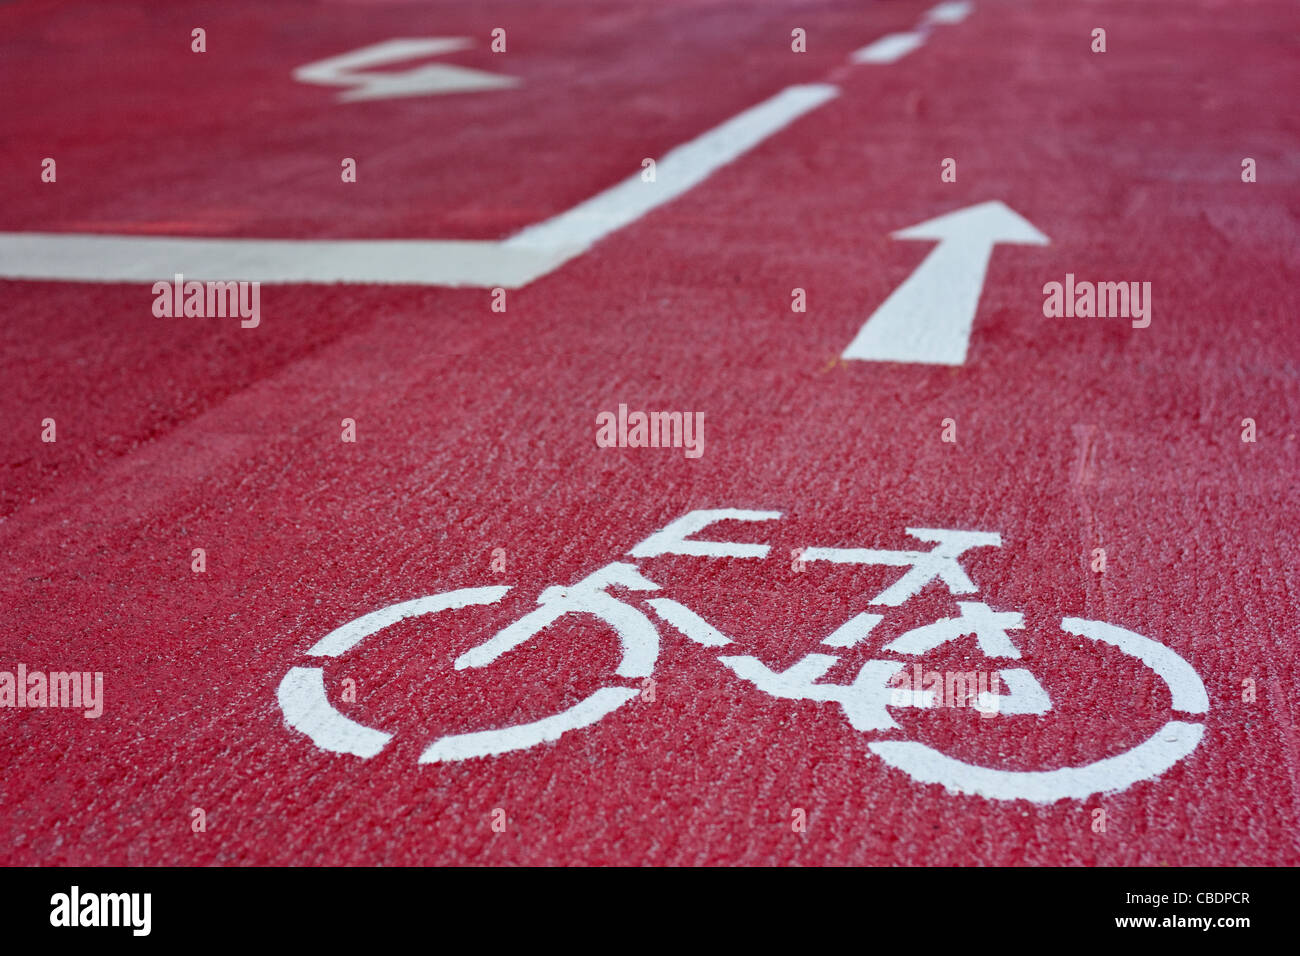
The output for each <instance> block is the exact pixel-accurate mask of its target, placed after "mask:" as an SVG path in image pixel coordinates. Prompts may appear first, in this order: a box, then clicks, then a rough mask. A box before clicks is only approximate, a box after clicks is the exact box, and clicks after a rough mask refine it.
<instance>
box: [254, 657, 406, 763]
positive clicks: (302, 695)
mask: <svg viewBox="0 0 1300 956" xmlns="http://www.w3.org/2000/svg"><path fill="white" fill-rule="evenodd" d="M276 696H277V697H278V698H279V700H280V710H281V711H283V712H284V719H285V721H286V722H288V724H289V726H290V727H292V728H293V729H294V730H297V731H300V732H301V733H304V734H306V735H307V736H308V737H310V738H311V741H312V743H314V744H315V745H316V746H317V747H319V748H321V750H329V751H331V752H333V753H339V754H353V755H355V756H357V757H373V756H375V754H377V753H379V751H381V750H383V749H384V745H385V744H387V743H388V741H389V740H391V739H392V737H393V735H392V734H386V733H384V732H383V731H381V730H375V729H374V728H373V727H367V726H366V725H365V724H359V723H357V722H356V721H355V720H351V719H349V718H347V717H344V716H343V715H342V714H340V713H339V712H338V711H337V710H335V709H334V705H332V704H331V703H330V702H329V697H327V696H326V694H325V676H324V674H323V673H322V672H321V669H320V668H319V667H294V668H291V669H290V670H289V673H287V674H285V675H284V680H282V681H280V688H279V690H278V691H277V692H276Z"/></svg>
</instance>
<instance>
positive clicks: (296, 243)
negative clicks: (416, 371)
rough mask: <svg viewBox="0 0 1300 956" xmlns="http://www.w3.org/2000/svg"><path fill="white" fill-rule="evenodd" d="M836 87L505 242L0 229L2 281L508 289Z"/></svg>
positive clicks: (669, 195)
mask: <svg viewBox="0 0 1300 956" xmlns="http://www.w3.org/2000/svg"><path fill="white" fill-rule="evenodd" d="M837 95H839V88H838V87H835V86H832V85H830V84H825V83H819V84H813V85H808V86H791V87H787V88H786V89H784V90H782V91H781V92H780V93H777V94H776V95H775V96H773V97H771V98H769V99H767V100H764V101H763V102H762V103H759V104H758V105H757V106H753V107H750V108H749V109H747V110H745V111H744V112H742V113H740V114H738V115H736V116H733V117H732V118H731V119H729V120H727V121H726V122H724V123H722V124H721V125H719V126H716V127H714V128H713V129H711V130H709V131H708V132H706V133H703V134H701V135H700V136H698V137H696V138H695V139H693V140H691V141H690V142H689V143H686V144H684V145H682V146H678V147H676V148H675V149H673V150H671V151H670V152H669V153H667V154H666V155H665V156H664V158H663V159H662V160H661V161H660V162H659V163H658V164H657V169H656V173H657V175H656V182H653V183H646V182H642V180H641V175H640V173H639V172H638V173H635V174H633V175H632V176H630V177H629V178H627V179H626V180H624V181H623V182H621V183H619V184H618V185H616V186H613V187H611V188H610V189H607V190H605V191H604V192H602V193H599V194H598V195H596V196H594V197H593V198H591V199H589V200H587V201H586V202H583V203H580V204H579V205H577V206H575V207H574V208H573V209H570V210H568V211H567V212H564V213H561V214H560V215H558V216H555V217H554V218H552V219H548V220H546V221H545V222H542V223H538V224H537V225H534V226H529V227H528V228H527V229H524V230H523V231H522V232H520V233H518V234H517V235H515V236H512V237H511V238H509V239H506V240H505V241H503V242H494V241H471V240H455V239H339V240H334V239H195V238H173V237H167V236H108V235H86V234H70V233H25V232H10V233H0V278H6V279H55V280H65V281H72V282H149V281H155V280H159V279H162V278H164V277H167V276H171V275H174V274H175V273H177V272H180V273H184V274H185V275H186V276H187V277H189V278H192V279H234V278H238V279H241V280H248V281H259V282H267V283H273V282H322V283H328V282H358V283H367V282H376V283H397V284H407V285H433V286H470V287H479V288H493V287H496V286H501V287H503V288H507V289H517V288H520V287H521V286H524V285H527V284H528V283H529V282H532V281H533V280H534V279H538V278H540V277H541V276H544V275H546V274H547V273H549V272H551V271H553V270H554V269H557V268H558V267H559V266H561V265H563V264H564V263H565V262H567V261H569V260H570V259H572V258H573V257H574V256H577V255H580V254H581V253H583V252H585V251H586V250H587V249H589V248H591V246H592V245H593V244H594V243H596V242H597V241H599V240H600V239H602V238H604V237H605V236H607V235H609V234H610V233H612V232H614V231H616V230H618V229H621V228H623V227H624V226H626V225H628V224H629V223H632V222H634V221H636V220H637V219H639V218H640V217H641V216H644V215H645V214H646V213H648V212H650V211H651V210H652V209H654V208H656V207H657V206H661V205H663V204H665V203H668V202H671V201H672V200H674V199H676V198H677V197H678V196H680V195H682V194H683V193H685V192H686V191H687V190H689V189H691V188H693V187H695V186H697V185H699V184H700V183H701V182H703V181H704V180H705V179H707V178H708V177H709V176H710V175H712V174H713V173H714V172H716V171H717V170H718V169H720V168H721V167H723V166H725V165H727V164H728V163H730V162H731V161H732V160H734V159H736V158H738V157H740V156H742V155H744V154H745V153H747V152H749V151H750V150H751V149H753V148H754V147H755V146H757V145H758V144H759V143H761V142H763V140H765V139H767V138H768V137H769V136H771V135H772V134H774V133H776V132H779V131H780V130H782V129H784V128H785V127H786V126H788V125H790V124H791V123H793V122H794V121H795V120H796V119H798V118H799V117H801V116H803V115H804V114H805V113H808V112H810V111H811V110H814V109H816V108H817V107H818V106H821V105H822V104H823V103H825V102H826V101H828V100H830V99H832V98H834V97H835V96H837Z"/></svg>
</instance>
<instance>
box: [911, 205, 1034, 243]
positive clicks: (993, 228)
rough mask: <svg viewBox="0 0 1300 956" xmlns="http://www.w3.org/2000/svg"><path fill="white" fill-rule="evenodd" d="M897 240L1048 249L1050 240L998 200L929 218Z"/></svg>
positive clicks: (912, 227)
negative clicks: (951, 240) (1005, 243)
mask: <svg viewBox="0 0 1300 956" xmlns="http://www.w3.org/2000/svg"><path fill="white" fill-rule="evenodd" d="M892 235H893V238H895V239H938V240H946V239H962V240H965V241H967V242H984V243H989V244H990V245H991V244H993V243H995V242H1014V243H1019V244H1020V245H1026V246H1045V245H1047V244H1048V243H1049V241H1050V240H1049V239H1048V238H1047V237H1046V236H1045V235H1043V234H1042V233H1041V232H1039V231H1038V230H1037V229H1035V228H1034V227H1033V225H1032V224H1030V222H1029V221H1028V220H1026V219H1025V218H1024V217H1023V216H1021V215H1020V213H1018V212H1016V211H1015V210H1014V209H1012V208H1011V207H1010V206H1008V205H1006V203H1003V202H999V201H998V200H996V199H993V200H990V201H989V202H982V203H978V204H976V205H974V206H967V207H966V208H965V209H958V210H957V211H956V212H950V213H945V214H944V215H942V216H936V217H935V218H934V219H927V220H926V221H925V222H923V223H920V224H919V225H915V226H910V227H908V228H907V229H900V230H899V231H898V232H895V233H892Z"/></svg>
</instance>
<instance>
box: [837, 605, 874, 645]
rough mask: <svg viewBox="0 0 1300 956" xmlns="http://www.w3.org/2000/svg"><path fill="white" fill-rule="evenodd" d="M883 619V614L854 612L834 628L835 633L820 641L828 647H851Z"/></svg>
mask: <svg viewBox="0 0 1300 956" xmlns="http://www.w3.org/2000/svg"><path fill="white" fill-rule="evenodd" d="M884 619H885V618H884V615H881V614H868V613H866V612H865V611H864V612H862V613H861V614H855V615H854V616H853V617H851V618H849V619H848V620H847V621H845V622H844V623H843V624H841V625H840V626H839V627H838V628H836V629H835V633H833V634H831V636H830V637H828V638H826V640H824V641H822V643H823V644H825V645H827V646H828V647H852V646H853V645H854V644H857V643H858V642H859V641H861V640H862V639H863V638H864V637H866V636H867V635H868V634H870V633H871V629H872V628H873V627H875V626H876V625H877V624H879V623H880V622H881V621H883V620H884Z"/></svg>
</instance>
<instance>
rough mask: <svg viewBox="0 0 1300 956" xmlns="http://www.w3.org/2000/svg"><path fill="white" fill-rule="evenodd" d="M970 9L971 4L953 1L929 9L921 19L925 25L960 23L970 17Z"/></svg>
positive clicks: (959, 0)
mask: <svg viewBox="0 0 1300 956" xmlns="http://www.w3.org/2000/svg"><path fill="white" fill-rule="evenodd" d="M971 8H972V4H970V3H966V2H965V0H954V2H952V3H941V4H939V5H938V6H934V7H931V8H930V9H929V10H928V11H926V14H925V17H924V18H923V19H924V20H925V22H926V23H961V22H962V21H963V20H965V19H966V18H967V17H968V16H970V12H971Z"/></svg>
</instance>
